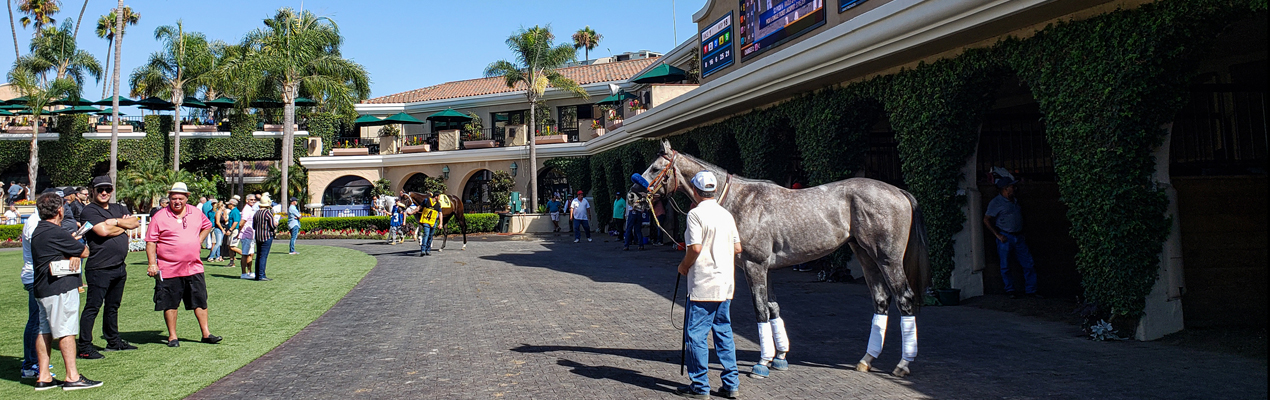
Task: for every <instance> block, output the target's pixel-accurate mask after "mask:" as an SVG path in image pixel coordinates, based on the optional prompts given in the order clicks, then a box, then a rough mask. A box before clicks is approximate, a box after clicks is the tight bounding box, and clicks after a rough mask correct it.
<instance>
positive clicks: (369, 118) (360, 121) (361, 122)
mask: <svg viewBox="0 0 1270 400" xmlns="http://www.w3.org/2000/svg"><path fill="white" fill-rule="evenodd" d="M383 121H384V120H382V119H379V117H376V116H374V115H370V114H367V115H363V116H360V117H357V119H356V120H353V125H357V126H378V125H383Z"/></svg>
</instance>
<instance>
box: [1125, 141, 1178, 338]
mask: <svg viewBox="0 0 1270 400" xmlns="http://www.w3.org/2000/svg"><path fill="white" fill-rule="evenodd" d="M1161 128H1163V129H1164V131H1165V134H1164V142H1163V144H1161V145H1160V147H1157V148H1156V149H1155V154H1154V156H1155V181H1156V182H1158V183H1157V184H1158V185H1160V187H1161V188H1163V189H1164V192H1165V193H1166V194H1167V195H1168V198H1169V209H1168V211H1167V212H1168V215H1169V217H1171V218H1172V219H1173V226H1172V227H1170V229H1169V237H1168V239H1166V240H1165V241H1164V246H1163V249H1162V250H1161V252H1160V269H1159V273H1158V274H1159V276H1158V277H1157V278H1156V280H1155V285H1154V286H1152V287H1151V293H1150V294H1148V295H1147V298H1146V307H1145V308H1144V309H1143V315H1142V318H1141V319H1139V320H1138V327H1137V329H1136V330H1135V332H1136V333H1135V334H1134V339H1137V340H1144V341H1145V340H1155V339H1159V338H1162V337H1164V335H1168V334H1170V333H1174V332H1178V331H1181V330H1182V329H1183V328H1185V326H1184V324H1183V319H1182V293H1184V292H1185V290H1186V277H1185V275H1184V274H1183V270H1182V228H1181V225H1182V223H1181V221H1180V217H1179V216H1178V212H1177V189H1175V188H1173V184H1172V181H1171V180H1170V179H1169V162H1170V158H1169V145H1170V142H1172V137H1173V124H1172V123H1168V124H1165V125H1164V126H1162V127H1161Z"/></svg>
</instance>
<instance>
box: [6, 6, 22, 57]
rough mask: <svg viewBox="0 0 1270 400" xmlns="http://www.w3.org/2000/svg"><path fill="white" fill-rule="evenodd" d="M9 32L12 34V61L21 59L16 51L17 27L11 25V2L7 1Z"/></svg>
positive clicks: (19, 53)
mask: <svg viewBox="0 0 1270 400" xmlns="http://www.w3.org/2000/svg"><path fill="white" fill-rule="evenodd" d="M8 3H9V31H11V32H13V59H14V60H17V59H19V58H22V52H21V51H19V50H18V27H17V25H14V24H13V0H9V1H8Z"/></svg>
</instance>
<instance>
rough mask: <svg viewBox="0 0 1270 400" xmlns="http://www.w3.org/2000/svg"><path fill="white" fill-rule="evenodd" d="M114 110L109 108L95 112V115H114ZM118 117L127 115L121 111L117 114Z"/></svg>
mask: <svg viewBox="0 0 1270 400" xmlns="http://www.w3.org/2000/svg"><path fill="white" fill-rule="evenodd" d="M114 110H115V109H113V108H109V107H107V108H106V109H104V110H101V111H98V112H97V115H111V114H114V113H115V112H114ZM119 115H128V114H124V113H123V112H122V111H120V112H119Z"/></svg>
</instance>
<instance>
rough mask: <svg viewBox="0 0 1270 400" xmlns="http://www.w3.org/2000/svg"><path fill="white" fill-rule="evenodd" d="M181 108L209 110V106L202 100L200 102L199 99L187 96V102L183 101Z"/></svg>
mask: <svg viewBox="0 0 1270 400" xmlns="http://www.w3.org/2000/svg"><path fill="white" fill-rule="evenodd" d="M181 107H190V108H207V107H208V105H207V104H204V103H203V101H202V100H199V99H197V98H194V97H191V96H185V100H181Z"/></svg>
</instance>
